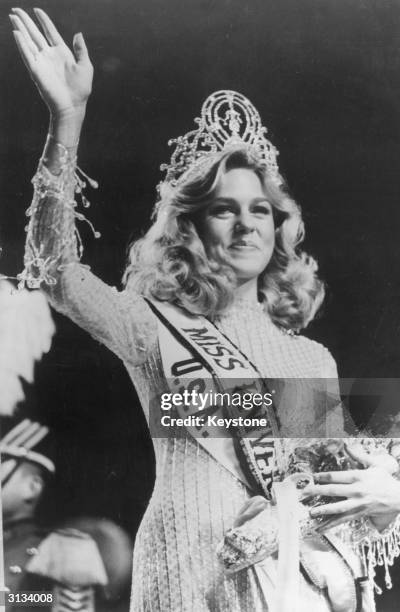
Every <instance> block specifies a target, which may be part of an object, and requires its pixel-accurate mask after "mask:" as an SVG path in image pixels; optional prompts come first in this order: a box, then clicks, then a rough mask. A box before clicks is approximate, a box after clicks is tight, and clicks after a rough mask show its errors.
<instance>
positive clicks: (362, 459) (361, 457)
mask: <svg viewBox="0 0 400 612" xmlns="http://www.w3.org/2000/svg"><path fill="white" fill-rule="evenodd" d="M344 448H345V451H346V453H347V454H348V455H349V456H350V457H351V458H352V459H353V460H354V461H357V462H358V463H361V465H363V466H369V465H371V455H369V454H368V453H367V452H366V451H365V450H364V449H363V447H362V446H361V444H353V445H352V446H348V445H347V444H345V445H344Z"/></svg>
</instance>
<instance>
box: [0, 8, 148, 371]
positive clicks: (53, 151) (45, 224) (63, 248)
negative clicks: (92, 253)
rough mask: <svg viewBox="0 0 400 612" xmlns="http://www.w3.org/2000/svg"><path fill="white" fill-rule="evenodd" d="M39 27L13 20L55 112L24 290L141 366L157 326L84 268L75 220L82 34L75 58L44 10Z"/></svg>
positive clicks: (135, 300) (84, 96)
mask: <svg viewBox="0 0 400 612" xmlns="http://www.w3.org/2000/svg"><path fill="white" fill-rule="evenodd" d="M35 15H36V17H37V19H38V21H39V23H40V25H41V30H40V29H39V28H38V27H37V26H36V24H35V23H34V21H33V20H32V19H31V18H30V17H29V15H28V14H27V13H26V12H25V11H23V10H21V9H14V10H13V14H12V15H10V19H11V22H12V24H13V28H14V37H15V40H16V43H17V45H18V49H19V51H20V54H21V56H22V59H23V61H24V63H25V65H26V67H27V69H28V71H29V73H30V76H31V78H32V79H33V81H34V83H35V84H36V86H37V88H38V90H39V93H40V95H41V97H42V98H43V100H44V102H45V103H46V105H47V107H48V109H49V112H50V126H49V136H48V138H47V141H46V145H45V149H44V152H43V156H42V158H41V160H40V162H39V167H38V171H37V173H36V175H35V177H34V179H33V185H34V197H33V201H32V205H31V206H30V208H29V210H28V215H29V217H30V220H29V224H28V228H27V241H26V251H25V270H24V272H23V273H22V274H21V275H20V280H21V283H22V284H25V283H26V284H27V285H28V286H30V287H38V286H42V287H43V288H44V289H46V290H47V292H48V293H49V295H50V298H51V301H52V303H53V305H54V306H55V307H56V308H57V309H58V310H60V311H61V312H63V313H64V314H66V315H68V316H69V317H70V318H72V319H73V320H74V321H75V322H76V323H77V324H79V325H80V326H82V327H84V328H85V329H86V330H87V331H89V333H90V334H91V335H92V336H94V337H95V338H96V339H98V340H100V341H101V342H103V343H104V344H106V345H107V346H108V347H109V348H110V349H111V350H113V351H114V352H115V353H116V354H117V355H119V356H120V357H121V358H122V359H124V360H125V361H133V362H135V363H137V362H140V361H142V360H143V359H144V358H145V356H146V352H147V348H148V346H149V343H150V342H151V340H152V339H153V338H154V337H155V324H154V322H153V318H152V315H151V313H150V311H149V309H148V307H147V305H146V303H145V302H144V301H143V300H142V299H141V298H140V297H138V296H134V295H132V294H128V293H126V292H122V293H119V292H118V291H116V290H115V289H113V288H111V287H108V286H107V285H105V284H104V283H103V282H101V281H100V280H99V279H98V278H96V277H95V276H94V275H93V274H91V272H90V271H89V270H88V269H87V268H86V267H84V266H82V265H80V263H79V262H80V257H81V254H82V247H81V243H80V238H79V234H78V232H77V230H76V226H75V220H76V218H78V219H84V215H83V214H82V213H81V212H78V210H77V199H79V198H81V199H82V203H83V205H85V203H86V200H85V198H84V197H82V193H81V192H82V189H83V187H84V181H83V180H82V179H80V178H78V175H77V168H76V155H77V149H78V142H79V137H80V133H81V129H82V125H83V121H84V117H85V113H86V104H87V100H88V97H89V95H90V93H91V88H92V78H93V67H92V65H91V62H90V59H89V55H88V52H87V48H86V45H85V42H84V40H83V36H82V34H76V35H75V36H74V41H73V52H72V51H71V50H70V49H69V48H68V47H67V45H66V44H65V43H64V41H63V39H62V37H61V36H60V34H59V33H58V31H57V30H56V28H55V26H54V24H53V23H52V21H51V20H50V19H49V17H48V16H47V15H46V13H44V12H43V11H41V10H40V9H35Z"/></svg>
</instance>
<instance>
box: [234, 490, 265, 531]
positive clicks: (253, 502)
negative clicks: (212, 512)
mask: <svg viewBox="0 0 400 612" xmlns="http://www.w3.org/2000/svg"><path fill="white" fill-rule="evenodd" d="M268 504H269V502H268V501H267V500H266V499H265V498H264V497H261V495H257V496H256V497H252V498H251V499H250V500H249V501H248V502H246V504H245V505H244V506H243V507H242V508H241V509H240V512H239V515H238V517H237V518H236V520H235V523H234V527H240V526H241V525H243V524H244V523H246V522H247V521H249V520H250V519H252V518H254V517H255V516H257V514H259V513H260V512H262V511H263V510H264V509H265V508H266V507H267V506H268Z"/></svg>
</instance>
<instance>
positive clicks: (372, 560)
mask: <svg viewBox="0 0 400 612" xmlns="http://www.w3.org/2000/svg"><path fill="white" fill-rule="evenodd" d="M351 526H352V531H351V537H352V543H353V547H354V549H355V551H356V552H357V553H358V554H359V555H360V556H361V558H362V559H363V561H364V564H365V567H366V570H367V573H368V577H369V579H370V580H371V582H372V583H373V585H374V588H375V591H376V593H378V594H381V593H382V589H381V588H380V587H379V586H378V585H377V584H376V582H375V575H376V572H375V568H376V566H377V565H379V566H383V567H384V568H385V584H386V587H387V588H388V589H391V588H392V579H391V576H390V567H391V566H392V565H393V563H394V561H395V559H396V558H397V557H398V556H399V555H400V514H398V515H397V517H396V518H395V519H394V520H393V521H392V523H390V525H388V527H386V529H384V530H383V531H378V530H377V528H376V527H375V525H374V524H373V523H372V521H371V519H370V518H369V517H363V518H362V519H359V520H357V521H353V522H352V523H351Z"/></svg>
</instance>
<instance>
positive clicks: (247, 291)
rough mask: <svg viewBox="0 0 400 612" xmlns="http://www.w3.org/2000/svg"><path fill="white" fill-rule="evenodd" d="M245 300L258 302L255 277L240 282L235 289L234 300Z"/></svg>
mask: <svg viewBox="0 0 400 612" xmlns="http://www.w3.org/2000/svg"><path fill="white" fill-rule="evenodd" d="M236 300H246V301H249V302H255V303H256V302H258V290H257V278H252V279H250V280H248V281H245V282H243V283H241V284H238V286H237V288H236V290H235V301H236Z"/></svg>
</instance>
